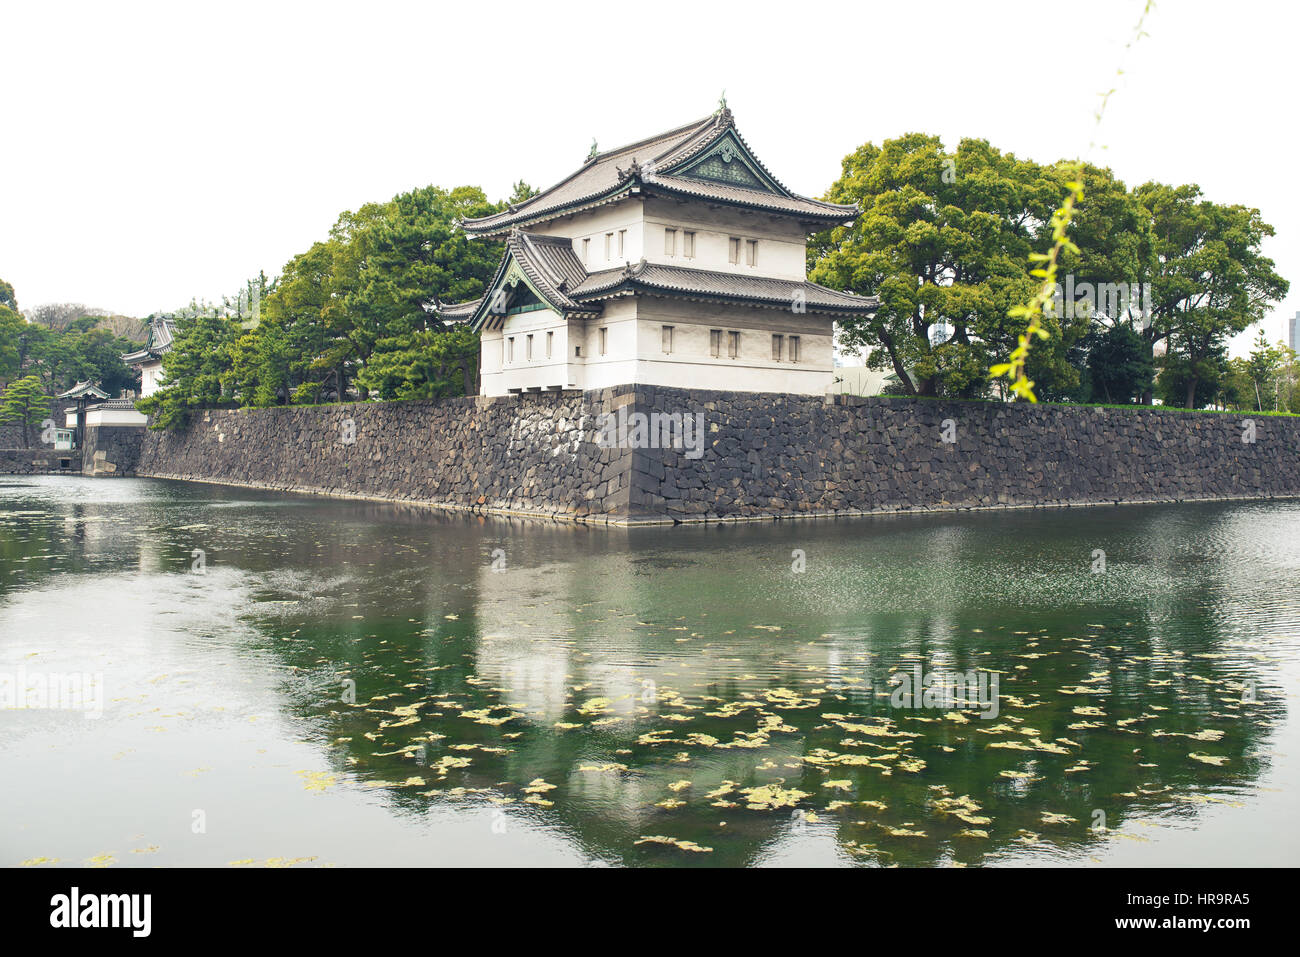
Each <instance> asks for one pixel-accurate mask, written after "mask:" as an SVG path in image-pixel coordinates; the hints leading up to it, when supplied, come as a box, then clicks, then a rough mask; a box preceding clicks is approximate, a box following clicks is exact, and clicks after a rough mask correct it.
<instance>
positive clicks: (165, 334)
mask: <svg viewBox="0 0 1300 957" xmlns="http://www.w3.org/2000/svg"><path fill="white" fill-rule="evenodd" d="M175 337H176V320H175V319H168V318H166V317H163V316H155V317H154V318H153V319H150V320H149V341H148V342H146V343H145V345H144V348H143V349H140V350H139V351H137V352H128V353H127V354H126V355H124V356H122V361H123V362H125V363H126V364H127V365H133V364H138V363H141V362H148V361H150V360H151V359H159V358H161V357H162V355H163V353H165V352H170V351H171V347H172V343H173V342H174V341H175Z"/></svg>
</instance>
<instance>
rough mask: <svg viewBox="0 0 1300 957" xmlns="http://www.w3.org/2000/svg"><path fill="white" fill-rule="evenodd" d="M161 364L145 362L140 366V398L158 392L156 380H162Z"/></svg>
mask: <svg viewBox="0 0 1300 957" xmlns="http://www.w3.org/2000/svg"><path fill="white" fill-rule="evenodd" d="M162 374H163V371H162V362H161V361H158V362H145V363H141V365H140V398H142V399H143V398H144V397H145V396H148V395H153V394H154V393H155V392H157V391H158V380H160V379H161V378H162Z"/></svg>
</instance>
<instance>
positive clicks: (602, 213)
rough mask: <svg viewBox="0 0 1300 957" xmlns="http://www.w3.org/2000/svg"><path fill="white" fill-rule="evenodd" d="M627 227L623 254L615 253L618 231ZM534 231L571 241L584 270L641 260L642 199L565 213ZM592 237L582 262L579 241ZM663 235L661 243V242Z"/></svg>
mask: <svg viewBox="0 0 1300 957" xmlns="http://www.w3.org/2000/svg"><path fill="white" fill-rule="evenodd" d="M621 229H626V230H627V236H626V237H625V238H624V243H623V255H622V256H620V255H619V254H618V233H619V230H621ZM533 231H535V232H538V233H542V234H545V235H548V236H567V237H569V238H570V239H572V240H573V251H574V253H575V254H576V255H577V257H578V261H579V262H581V263H582V264H583V265H584V266H585V267H586V269H587V272H603V271H605V270H606V269H615V268H618V267H619V266H624V265H626V264H627V263H630V262H632V263H635V262H640V260H641V256H642V255H643V253H644V249H645V245H644V232H645V230H644V224H643V217H642V211H641V200H640V199H639V198H629V199H625V200H621V201H619V202H617V203H612V204H610V205H608V206H598V207H596V208H595V209H592V210H588V211H586V212H582V213H578V214H576V215H574V216H565V217H563V218H561V219H557V220H553V221H551V222H549V223H540V224H538V225H537V226H536V227H533ZM606 233H613V240H612V241H611V243H610V254H609V257H608V258H606V257H605V234H606ZM584 239H589V240H591V247H590V254H589V256H588V257H587V260H586V261H585V262H584V261H583V258H582V241H583V240H584ZM662 241H663V240H662V237H661V239H660V242H661V243H662Z"/></svg>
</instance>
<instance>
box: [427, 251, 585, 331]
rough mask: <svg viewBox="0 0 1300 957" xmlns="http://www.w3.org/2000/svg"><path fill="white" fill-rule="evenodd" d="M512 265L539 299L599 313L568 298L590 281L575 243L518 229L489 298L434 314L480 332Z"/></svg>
mask: <svg viewBox="0 0 1300 957" xmlns="http://www.w3.org/2000/svg"><path fill="white" fill-rule="evenodd" d="M512 263H513V264H515V265H516V266H518V267H519V270H520V272H522V273H523V274H524V276H525V277H527V280H528V282H529V283H530V284H531V285H532V287H533V288H534V289H535V290H536V291H537V293H538V295H540V296H541V298H542V299H543V300H545V301H546V302H547V303H548V304H550V305H551V306H554V307H555V308H556V309H559V310H560V311H561V312H580V313H591V312H599V311H600V306H596V307H595V308H594V309H593V307H591V306H585V305H583V304H582V303H580V302H578V301H576V300H575V299H573V298H572V297H571V296H570V295H569V292H568V290H569V289H571V288H572V287H574V286H576V285H578V284H579V283H581V282H583V281H584V280H585V279H586V278H587V270H586V269H584V268H583V267H582V263H581V262H579V261H578V257H577V255H576V254H575V253H574V251H573V240H571V239H567V238H565V237H564V236H543V235H537V234H534V233H525V232H522V231H520V230H517V229H516V230H511V232H510V236H509V238H508V239H507V240H506V249H505V254H504V255H503V256H502V257H501V265H500V266H498V267H497V271H496V275H495V276H493V277H492V282H491V283H490V284H489V285H488V292H487V294H486V296H480V297H479V298H478V299H475V300H473V301H472V302H462V303H456V304H455V305H447V306H438V307H437V308H436V310H435V312H436V313H437V315H438V316H439V317H440V318H441V319H443V320H444V321H447V322H466V321H470V322H473V323H475V327H476V328H477V327H478V326H479V325H481V324H482V321H483V318H484V316H485V315H486V309H487V304H488V303H487V300H488V299H489V297H491V296H493V295H494V292H495V290H497V289H499V288H500V287H501V284H502V282H503V280H504V279H505V277H506V273H507V271H508V270H509V268H510V265H511V264H512Z"/></svg>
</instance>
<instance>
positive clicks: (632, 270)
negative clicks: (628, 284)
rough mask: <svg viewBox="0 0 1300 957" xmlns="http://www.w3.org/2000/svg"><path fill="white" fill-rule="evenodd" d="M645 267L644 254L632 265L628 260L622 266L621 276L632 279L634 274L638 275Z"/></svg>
mask: <svg viewBox="0 0 1300 957" xmlns="http://www.w3.org/2000/svg"><path fill="white" fill-rule="evenodd" d="M645 267H646V259H645V257H644V256H642V257H641V261H640V262H638V263H637V264H636V265H635V266H634V265H632V262H631V260H628V262H627V264H626V265H625V266H624V267H623V276H622V278H624V279H632V278H633V277H635V276H639V275H641V273H642V272H643V271H644V270H645Z"/></svg>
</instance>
